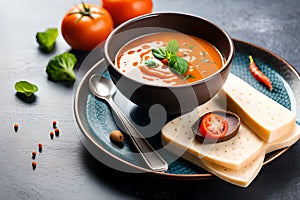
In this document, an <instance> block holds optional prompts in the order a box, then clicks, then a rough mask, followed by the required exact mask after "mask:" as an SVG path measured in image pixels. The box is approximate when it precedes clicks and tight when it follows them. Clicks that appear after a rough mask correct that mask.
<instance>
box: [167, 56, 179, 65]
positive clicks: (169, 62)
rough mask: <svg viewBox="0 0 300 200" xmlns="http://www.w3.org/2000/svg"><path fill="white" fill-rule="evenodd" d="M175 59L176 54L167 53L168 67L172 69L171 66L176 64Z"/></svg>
mask: <svg viewBox="0 0 300 200" xmlns="http://www.w3.org/2000/svg"><path fill="white" fill-rule="evenodd" d="M176 57H177V55H176V54H172V53H171V54H170V53H167V59H168V66H169V67H171V68H172V66H173V65H175V63H176Z"/></svg>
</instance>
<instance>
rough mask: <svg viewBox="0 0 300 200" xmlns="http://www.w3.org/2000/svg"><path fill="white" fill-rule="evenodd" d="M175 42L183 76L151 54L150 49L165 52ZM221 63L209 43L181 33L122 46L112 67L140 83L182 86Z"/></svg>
mask: <svg viewBox="0 0 300 200" xmlns="http://www.w3.org/2000/svg"><path fill="white" fill-rule="evenodd" d="M174 40H175V42H176V43H177V45H178V50H177V51H176V53H175V54H176V56H177V57H180V58H182V59H184V60H185V61H184V62H185V63H186V66H187V68H186V71H184V73H180V72H178V71H177V70H174V66H175V65H176V64H175V65H172V62H171V61H170V60H168V59H163V58H158V57H157V56H155V55H154V54H153V49H156V50H158V49H162V50H163V51H164V50H166V49H168V48H167V46H168V44H170V43H174ZM170 41H172V42H170ZM182 59H181V61H182ZM184 62H183V63H184ZM180 63H182V62H179V64H178V65H180ZM223 63H224V61H223V57H222V56H221V54H220V52H219V51H218V50H217V49H216V48H215V47H214V46H213V45H212V44H210V43H209V42H207V41H205V40H203V39H200V38H197V37H194V36H190V35H186V34H182V33H177V32H161V33H154V34H149V35H144V36H142V37H139V38H137V39H135V40H132V41H130V42H128V43H127V44H125V45H124V46H123V47H122V48H121V49H120V51H119V52H118V54H117V56H116V63H115V66H116V67H117V68H118V70H119V71H120V72H121V73H123V74H126V75H127V76H128V77H130V78H132V79H134V80H137V81H139V82H142V83H146V84H151V85H183V84H188V83H192V82H195V81H198V80H201V79H203V78H205V77H208V76H210V75H212V74H213V73H215V72H216V71H218V70H219V69H220V68H221V67H222V66H223Z"/></svg>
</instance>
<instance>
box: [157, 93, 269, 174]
mask: <svg viewBox="0 0 300 200" xmlns="http://www.w3.org/2000/svg"><path fill="white" fill-rule="evenodd" d="M223 100H225V101H226V99H225V98H224V97H222V96H221V95H219V94H217V95H216V96H215V97H214V98H213V99H211V100H210V101H209V102H207V103H205V104H204V105H202V106H199V107H197V108H196V109H195V110H194V111H192V112H191V113H188V114H185V115H183V116H181V117H178V118H176V119H174V120H172V121H170V122H169V123H167V124H166V125H165V126H164V127H163V128H162V131H161V132H162V140H163V141H165V142H164V143H165V144H167V143H168V145H166V146H165V147H166V148H167V149H169V150H170V151H173V152H175V151H176V154H177V155H180V152H181V154H183V153H184V152H185V151H187V152H189V153H191V154H192V155H194V156H196V157H199V158H200V159H202V160H203V161H206V162H211V163H215V164H218V165H222V166H224V167H227V168H230V169H239V168H241V167H242V166H244V165H246V164H247V163H248V162H250V161H251V160H253V159H254V158H256V157H258V155H259V154H264V151H265V146H264V142H263V141H262V140H261V139H260V138H259V137H257V136H256V135H255V134H253V132H252V131H251V130H250V129H249V128H248V127H247V126H245V125H244V124H243V123H241V126H240V129H239V132H238V134H237V135H236V136H235V137H233V138H232V139H230V140H228V141H225V142H220V143H215V144H203V143H200V142H199V141H198V140H197V139H195V137H194V134H193V132H192V129H191V127H192V125H193V124H194V123H195V122H196V121H197V120H198V118H199V117H200V116H202V115H204V114H205V113H207V112H209V111H214V110H219V109H222V107H223V105H222V104H224V101H223Z"/></svg>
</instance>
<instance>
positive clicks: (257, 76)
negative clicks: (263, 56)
mask: <svg viewBox="0 0 300 200" xmlns="http://www.w3.org/2000/svg"><path fill="white" fill-rule="evenodd" d="M249 60H250V63H249V69H250V72H251V74H252V76H253V77H254V78H255V79H256V80H258V81H259V82H261V83H263V84H264V85H266V86H267V87H268V88H269V90H273V87H272V83H271V81H270V79H269V78H268V77H267V76H266V75H265V74H264V73H262V71H260V70H259V69H258V67H257V65H256V64H255V62H254V60H253V58H252V56H251V55H249Z"/></svg>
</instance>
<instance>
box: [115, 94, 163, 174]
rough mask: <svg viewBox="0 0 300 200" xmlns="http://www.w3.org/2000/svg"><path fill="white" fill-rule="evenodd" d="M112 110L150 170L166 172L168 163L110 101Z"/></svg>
mask: <svg viewBox="0 0 300 200" xmlns="http://www.w3.org/2000/svg"><path fill="white" fill-rule="evenodd" d="M109 102H110V105H111V108H112V109H113V110H114V111H115V113H116V115H117V116H118V118H119V119H120V121H121V123H122V125H123V127H124V128H125V130H126V132H127V133H128V135H129V136H130V138H131V140H132V142H133V144H134V146H135V147H136V148H137V150H138V151H139V152H140V153H141V156H142V157H143V158H144V160H145V162H146V163H147V165H148V166H149V167H150V169H152V170H154V171H159V172H165V171H167V169H168V164H167V162H166V161H165V160H164V159H163V158H162V157H161V156H160V155H159V154H158V153H157V152H156V150H155V149H154V148H153V147H152V146H151V145H150V144H149V142H148V141H147V140H146V139H145V138H144V137H143V136H142V135H141V133H140V132H139V131H138V130H137V128H136V127H135V126H134V125H133V124H132V122H131V121H129V119H128V118H127V117H126V116H125V115H124V114H123V112H122V111H121V110H120V109H119V107H118V106H116V104H115V103H114V101H113V100H112V99H111V98H110V99H109Z"/></svg>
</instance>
